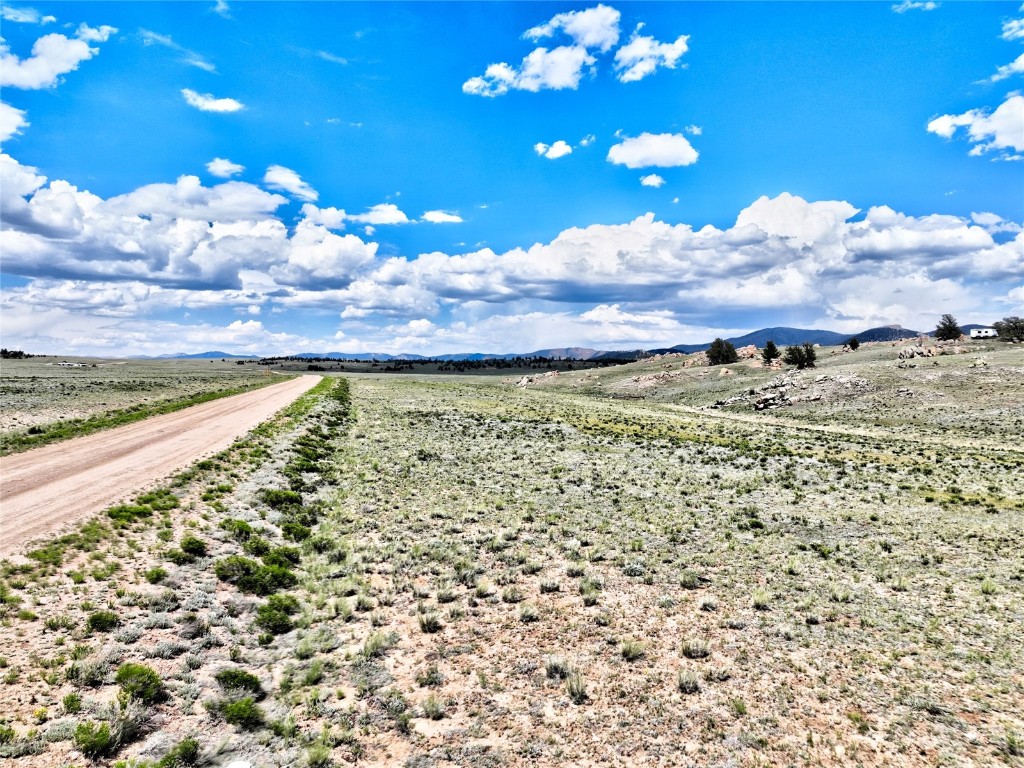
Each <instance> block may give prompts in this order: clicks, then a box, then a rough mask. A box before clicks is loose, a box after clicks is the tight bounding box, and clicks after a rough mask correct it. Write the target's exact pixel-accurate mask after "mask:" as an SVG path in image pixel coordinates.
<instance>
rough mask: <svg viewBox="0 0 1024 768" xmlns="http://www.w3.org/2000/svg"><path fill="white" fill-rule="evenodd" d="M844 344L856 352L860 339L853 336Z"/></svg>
mask: <svg viewBox="0 0 1024 768" xmlns="http://www.w3.org/2000/svg"><path fill="white" fill-rule="evenodd" d="M846 346H848V347H849V348H850V349H852V350H853V351H854V352H856V351H857V348H858V347H859V346H860V341H858V340H857V337H856V336H854V337H853V338H852V339H850V340H849V341H848V342H846Z"/></svg>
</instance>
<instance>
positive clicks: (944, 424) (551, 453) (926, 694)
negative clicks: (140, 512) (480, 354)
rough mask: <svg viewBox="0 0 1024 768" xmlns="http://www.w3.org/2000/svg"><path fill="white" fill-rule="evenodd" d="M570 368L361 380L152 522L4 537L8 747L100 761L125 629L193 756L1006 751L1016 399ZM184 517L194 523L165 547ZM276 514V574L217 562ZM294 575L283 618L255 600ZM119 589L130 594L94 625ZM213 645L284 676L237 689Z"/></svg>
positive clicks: (1018, 727)
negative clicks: (927, 404) (867, 392)
mask: <svg viewBox="0 0 1024 768" xmlns="http://www.w3.org/2000/svg"><path fill="white" fill-rule="evenodd" d="M1010 352H1015V351H1014V350H1010ZM883 362H884V361H883ZM942 362H943V363H944V364H945V362H946V361H945V360H943V361H942ZM956 362H957V365H959V360H957V361H956ZM844 364H845V363H844ZM873 364H874V363H873V362H872V361H871V360H868V361H867V362H866V363H865V364H864V366H863V368H862V369H860V370H859V371H858V375H861V376H864V377H865V378H870V377H871V376H872V375H873V374H872V373H871V369H870V368H871V365H873ZM879 364H881V363H879ZM1018 364H1019V361H1015V360H1010V361H1009V362H1005V361H1004V362H1002V363H1000V362H999V361H996V362H995V363H991V362H990V365H989V367H988V368H987V369H979V368H973V369H970V368H967V367H966V365H965V366H963V371H964V372H965V376H967V377H968V382H967V384H968V385H971V384H977V383H978V382H977V381H974V380H972V379H970V378H969V377H971V376H974V375H978V376H983V375H991V368H992V367H993V365H1005V366H1008V367H1010V368H1012V367H1013V366H1014V365H1018ZM890 367H891V366H890ZM885 370H888V369H885ZM957 370H959V368H957ZM819 373H821V371H819ZM901 374H902V372H901ZM582 375H592V374H581V376H582ZM602 375H605V376H609V377H610V376H612V375H613V371H612V369H609V371H606V372H602ZM616 375H619V376H625V375H626V374H624V373H623V372H622V371H619V372H618V374H616ZM752 375H753V374H752ZM758 375H760V374H758ZM886 375H888V374H886ZM1000 375H1001V374H1000ZM559 378H560V379H561V378H563V377H559ZM953 380H954V379H952V378H950V379H945V381H947V383H948V382H949V381H953ZM957 380H958V379H957ZM1001 380H1002V379H1000V381H1001ZM1017 381H1018V385H1017V386H1018V389H1017V397H1016V400H1015V402H1016V403H1021V402H1024V384H1020V383H1019V382H1020V381H1021V380H1020V379H1018V380H1017ZM567 382H568V383H567V384H566V382H565V381H563V383H562V384H560V385H559V386H558V387H556V388H553V389H527V390H525V391H524V390H521V389H516V388H515V387H512V386H510V385H508V384H502V383H501V382H500V381H498V380H495V379H488V380H483V379H469V378H454V377H453V378H431V379H425V380H416V379H406V378H387V377H359V378H355V379H353V380H352V392H353V404H354V413H355V421H354V422H352V423H351V425H348V424H346V423H345V421H344V418H343V416H342V415H340V414H341V411H339V410H338V409H339V407H340V406H339V405H338V404H337V402H332V401H330V400H321V404H320V405H318V406H316V407H315V408H313V410H312V411H310V412H309V413H308V414H306V415H304V416H296V417H295V418H294V419H293V420H291V421H287V422H282V423H281V424H280V425H279V426H277V427H275V428H273V429H268V430H265V431H264V433H263V434H259V435H256V436H254V437H253V438H252V440H251V441H250V442H248V443H244V444H240V445H239V446H237V447H236V449H234V451H232V452H229V454H228V455H226V456H224V457H221V458H220V459H218V460H217V461H216V462H215V464H216V466H213V467H208V468H207V469H204V470H200V471H199V472H198V474H197V475H196V476H195V477H192V478H185V480H184V481H183V484H182V485H181V486H179V487H178V489H177V490H178V492H179V494H180V495H181V497H182V506H181V507H180V508H177V509H174V510H168V511H167V512H166V513H163V516H162V517H161V516H160V515H158V516H157V517H156V518H155V520H156V522H155V523H154V524H146V523H139V524H137V525H135V526H133V527H129V528H122V529H119V530H118V531H116V532H114V533H111V534H110V535H108V536H105V537H103V538H102V539H101V540H100V541H99V542H98V543H97V544H96V545H95V550H94V551H91V552H90V551H84V552H79V551H78V550H73V551H72V552H71V553H70V554H68V555H67V556H66V557H65V558H64V561H63V562H62V563H61V565H60V566H55V565H49V566H45V565H33V566H32V567H26V568H24V569H19V568H17V567H14V566H11V567H8V568H7V570H6V572H5V576H4V584H5V586H4V590H5V591H4V600H5V602H6V604H7V608H6V612H5V616H4V619H3V622H4V627H3V633H4V641H5V642H4V645H5V648H7V649H10V650H7V651H5V655H6V664H7V666H6V667H5V669H4V670H0V672H3V673H5V674H7V675H8V679H7V680H6V685H0V711H3V712H5V713H9V714H7V715H6V716H7V717H8V718H9V720H10V727H11V728H12V729H13V736H12V739H11V740H10V741H9V742H8V744H6V745H0V749H3V750H9V751H10V750H16V749H17V750H34V749H38V752H37V753H36V754H33V755H29V756H25V757H21V758H17V759H16V760H14V761H13V764H15V765H33V766H35V765H55V766H56V765H61V764H63V763H66V762H69V761H71V762H74V761H76V760H77V761H78V762H81V757H79V756H77V753H76V752H75V751H74V741H73V730H74V727H75V726H76V724H78V723H80V722H99V721H100V719H101V718H102V717H108V718H109V717H111V715H110V714H109V712H107V711H106V710H104V709H103V707H104V706H105V702H107V701H110V700H111V699H112V698H113V697H114V695H115V693H116V685H115V684H114V674H115V672H116V671H117V668H118V665H119V664H122V663H124V662H128V661H131V662H136V663H144V664H147V665H148V666H151V667H152V668H153V669H155V670H156V671H157V672H158V673H159V674H160V676H161V678H162V680H163V681H164V683H165V689H166V692H167V698H166V700H163V701H161V702H159V703H156V704H154V705H152V707H151V709H152V714H154V715H159V716H161V717H160V718H154V719H152V720H150V721H147V722H148V724H147V725H145V727H146V728H149V729H150V730H151V731H155V732H156V736H155V737H154V738H157V740H158V741H159V740H160V739H162V741H159V743H161V744H163V745H164V746H163V747H159V748H155V749H154V750H153V752H151V753H149V754H147V755H146V758H148V759H150V760H154V761H155V760H156V759H158V758H159V757H160V756H161V755H162V754H163V751H162V750H165V749H168V748H170V747H171V746H173V745H174V744H176V743H178V742H179V741H181V740H182V739H183V738H185V737H186V736H191V735H195V736H196V737H197V738H198V739H199V742H200V746H201V750H202V754H203V756H204V759H212V756H213V755H214V753H219V754H221V755H223V756H224V757H225V758H226V757H227V755H228V754H231V755H233V756H237V757H239V758H244V759H248V760H251V761H253V762H254V763H258V764H304V763H305V764H316V765H327V764H331V763H333V764H337V765H340V764H343V763H345V762H348V761H352V760H355V761H357V762H358V764H360V765H381V766H384V765H388V766H390V765H409V766H450V765H480V766H484V765H524V766H525V765H590V764H595V765H596V764H597V763H604V764H613V765H655V764H656V765H694V764H700V765H718V764H725V763H727V762H729V761H733V762H734V763H735V764H738V765H750V766H754V765H837V766H838V765H851V764H860V765H929V766H930V765H989V764H993V763H1001V764H1014V761H1018V762H1019V760H1020V757H1019V754H1020V751H1021V749H1020V743H1021V738H1022V734H1024V720H1022V717H1021V714H1020V713H1021V712H1022V711H1024V679H1022V673H1024V670H1022V665H1021V662H1020V659H1021V658H1024V641H1022V639H1021V633H1020V632H1019V629H1020V622H1021V616H1022V613H1024V581H1022V579H1024V528H1022V526H1021V525H1020V520H1021V515H1022V513H1024V472H1021V468H1022V467H1024V454H1022V452H1021V449H1020V446H1019V445H1017V444H1016V443H1015V442H1011V441H1009V440H1005V439H1004V438H1003V437H1001V435H1002V431H1001V430H1002V427H1001V426H1000V425H1002V424H1003V422H1004V421H1005V420H1007V419H1009V420H1012V419H1014V418H1018V417H1019V416H1018V412H1017V411H1014V410H1013V407H1014V406H1013V405H1012V404H1011V405H1010V406H1007V407H1006V408H1005V409H1004V411H1003V414H1002V416H995V415H991V414H990V415H989V417H988V419H989V420H988V422H986V423H990V424H994V425H996V426H994V427H992V429H991V430H990V431H986V432H985V433H984V434H982V435H980V436H979V438H978V440H977V443H976V444H973V443H972V442H971V441H972V440H974V438H973V437H972V434H971V433H970V431H969V430H967V429H966V428H964V429H961V428H960V427H956V426H955V424H952V425H951V423H949V420H948V414H944V413H941V412H939V411H937V410H936V411H932V413H933V414H934V415H933V416H928V415H927V414H922V413H919V412H917V411H915V410H914V409H912V408H904V406H903V405H901V406H900V408H896V407H895V406H893V407H892V411H891V414H892V417H893V418H895V417H896V416H897V415H898V414H899V413H903V412H904V410H906V412H907V416H906V417H905V418H904V420H903V421H902V422H900V424H899V425H898V427H897V428H896V429H891V428H887V427H877V426H872V427H871V429H870V430H868V429H865V428H864V427H863V425H862V424H860V423H859V422H857V423H856V424H855V426H856V429H852V430H851V429H849V428H846V427H844V424H845V423H846V422H843V421H842V419H841V418H839V417H838V416H837V414H841V413H842V411H843V408H844V407H846V406H840V405H836V406H834V407H833V406H832V405H829V404H828V403H825V404H824V407H825V408H831V409H832V410H831V411H829V413H831V415H830V416H829V418H828V419H826V418H825V417H824V416H820V415H819V416H816V417H813V418H812V417H810V416H807V417H806V419H807V420H808V421H809V422H814V423H815V424H821V425H823V426H825V425H828V426H831V427H835V429H833V430H829V431H823V430H811V429H808V428H806V427H805V426H802V425H801V423H800V422H799V421H798V418H803V417H798V416H796V415H793V414H791V413H787V414H786V415H785V416H784V417H779V416H778V415H775V416H772V415H768V414H757V415H756V417H757V418H755V417H754V416H755V415H754V414H750V415H751V418H750V419H747V418H746V416H745V413H743V412H736V413H728V412H726V413H723V412H721V411H708V412H706V413H699V412H694V411H690V410H686V409H683V408H680V407H678V405H676V404H674V403H665V402H663V401H664V400H665V399H666V398H665V397H664V396H663V395H656V396H653V397H651V398H650V400H647V401H645V400H628V401H624V400H621V399H616V398H615V397H611V398H609V397H607V395H608V394H613V395H614V394H615V392H616V391H617V390H615V389H614V388H613V387H611V386H610V385H611V384H613V383H614V382H612V381H609V382H606V383H607V384H609V387H608V388H602V387H599V386H593V387H590V389H591V392H590V394H586V393H583V392H582V391H581V389H582V388H580V387H574V386H573V385H572V383H571V380H567ZM588 386H589V385H588ZM673 386H675V385H673ZM695 386H697V385H695ZM936 386H938V385H936ZM943 386H945V385H943ZM1007 386H1009V385H1007ZM997 389H998V388H997ZM1007 392H1009V390H1003V389H999V390H998V391H997V392H996V394H994V395H993V397H994V398H998V397H1003V396H1008V395H1007V394H1006V393H1007ZM1000 393H1003V394H1000ZM948 395H949V396H950V397H952V395H953V392H952V391H950V392H949V393H948ZM712 396H713V397H717V396H718V395H717V393H715V394H714V395H712ZM944 396H946V395H944ZM688 397H689V398H691V399H690V401H689V402H690V403H691V404H699V403H698V400H699V399H700V398H699V397H698V395H697V394H695V393H690V394H689V395H688ZM668 399H672V398H668ZM685 399H686V398H676V400H677V401H678V400H685ZM850 407H852V406H850ZM966 407H968V408H969V407H970V406H969V405H968V406H966ZM978 407H979V408H985V409H988V410H991V409H992V408H993V407H995V406H993V405H992V403H987V404H986V403H983V404H981V405H980V406H978ZM901 409H903V410H901ZM741 416H742V417H743V418H738V417H741ZM1001 419H1002V421H1001ZM954 421H955V420H954ZM944 428H945V429H946V430H954V431H953V432H947V433H946V434H948V435H949V437H948V439H946V440H940V439H936V437H938V436H940V435H942V434H943V432H942V430H943V429H944ZM311 430H312V431H311ZM302 435H307V437H306V438H302V437H301V436H302ZM310 435H311V436H312V437H309V436H310ZM992 443H997V444H999V445H998V446H997V447H991V446H992ZM965 445H966V446H968V447H964V446H965ZM299 459H305V460H308V461H311V462H312V463H313V464H312V467H310V466H309V465H303V467H304V468H305V469H306V470H309V471H304V472H302V473H299V474H296V473H295V471H294V468H295V466H296V461H298V460H299ZM289 486H291V487H293V488H294V487H296V486H299V487H298V491H299V493H300V494H301V500H302V508H303V509H311V510H315V512H316V514H315V516H314V518H315V519H310V520H307V521H305V522H308V523H309V525H308V526H307V527H308V528H310V529H311V536H310V538H308V539H305V540H302V541H297V542H296V541H288V540H286V539H285V538H284V533H285V531H286V530H291V529H287V528H286V527H285V523H287V522H289V521H293V520H295V519H296V514H297V513H296V512H295V510H294V509H293V510H292V511H290V512H289V511H288V507H287V497H282V496H273V495H270V496H268V495H267V494H266V492H265V491H266V489H268V488H276V489H286V488H288V487H289ZM218 489H219V490H218ZM204 498H205V500H204ZM268 502H273V503H268ZM225 520H243V521H245V522H246V523H247V524H248V527H249V528H250V529H252V530H250V531H249V533H248V535H247V534H246V532H245V530H244V529H243V528H242V527H241V526H239V525H237V524H234V525H232V526H229V528H230V530H228V529H226V528H225V527H223V525H222V524H223V521H225ZM188 535H191V536H193V537H195V538H197V539H199V540H201V541H202V542H204V543H205V544H206V547H207V553H206V555H202V554H201V552H200V548H199V547H198V546H197V545H196V544H195V543H194V542H192V543H189V544H188V546H189V547H190V548H191V549H192V550H193V551H194V552H196V553H198V554H196V555H194V556H193V559H192V560H191V561H183V562H181V563H173V562H168V561H167V560H166V558H165V555H166V552H167V551H168V550H172V549H175V550H180V551H184V549H183V548H182V541H183V540H184V538H185V537H186V536H188ZM260 540H262V541H264V542H265V543H266V545H267V546H269V547H271V548H273V549H274V550H278V549H279V548H280V547H283V546H288V547H293V548H295V550H297V553H298V555H299V563H298V564H297V565H294V566H291V570H292V571H293V572H294V574H295V575H296V576H297V579H298V581H297V584H295V585H294V586H293V587H287V588H285V589H283V590H281V591H280V593H279V595H280V596H281V597H279V598H275V600H276V602H274V601H273V600H270V599H268V598H266V597H260V596H257V595H253V594H248V593H246V592H243V591H242V590H241V589H240V587H239V585H240V584H243V583H244V582H235V583H232V582H230V581H224V580H219V579H218V578H217V576H216V575H215V572H214V564H215V563H216V562H218V561H221V560H223V559H224V558H225V557H227V556H229V555H240V556H243V557H247V558H250V559H251V560H253V561H264V562H265V561H266V558H267V557H270V556H269V555H267V554H266V552H267V549H266V547H265V546H264V545H263V544H260V543H258V542H259V541H260ZM260 552H263V553H264V554H258V553H260ZM76 553H77V554H76ZM186 554H187V553H186ZM158 566H159V567H160V568H163V569H164V570H165V571H166V572H167V573H166V576H164V577H163V579H162V580H160V579H157V583H150V581H148V580H147V578H146V576H145V574H147V573H150V574H152V572H153V569H154V568H155V567H158ZM75 574H78V575H81V577H82V578H81V580H80V582H78V583H76V576H75ZM556 587H557V588H556ZM289 595H290V596H291V597H293V598H295V600H294V601H292V602H291V603H289V601H288V600H287V599H286V596H289ZM86 605H88V608H86V607H85V606H86ZM275 605H276V606H280V607H281V613H282V615H283V620H284V621H285V622H287V623H286V624H285V625H284V626H282V627H279V629H284V627H290V628H288V629H285V630H284V631H282V632H281V633H280V634H273V633H271V632H266V633H264V630H262V629H259V628H254V623H255V621H256V620H257V617H258V616H262V615H263V614H265V613H266V612H267V607H270V608H273V607H274V606H275ZM260 606H264V608H260ZM100 609H115V610H116V612H117V614H118V616H119V620H120V626H118V627H116V628H114V629H113V630H112V631H111V632H106V633H104V632H92V633H90V632H88V631H87V630H86V618H87V616H88V615H89V613H91V612H93V611H96V610H100ZM258 610H259V611H262V612H263V613H258ZM19 611H29V612H30V613H32V614H33V615H34V618H18V612H19ZM289 611H290V612H289ZM278 618H281V617H278ZM275 631H276V630H275ZM72 667H74V669H75V672H74V675H73V677H74V679H73V680H71V681H69V680H68V677H67V672H68V670H69V669H71V668H72ZM225 669H239V670H243V671H247V672H249V673H251V674H252V675H254V676H255V678H256V679H257V681H258V684H259V689H258V690H259V691H261V692H265V694H266V695H265V697H263V698H259V699H257V698H255V697H254V696H253V695H252V693H251V692H250V693H244V692H238V691H235V692H233V693H232V692H231V691H230V690H225V689H224V688H223V687H222V686H221V685H220V684H218V682H217V675H218V674H219V673H222V672H223V671H224V670H225ZM221 677H222V678H223V679H228V678H227V677H225V676H223V675H221ZM235 678H237V679H242V680H248V678H245V677H242V676H237V675H236V676H235V677H234V678H232V679H235ZM249 684H250V685H251V681H250V683H249ZM71 694H77V695H79V696H80V698H81V701H80V706H81V711H80V712H77V713H72V712H70V710H68V711H67V713H66V714H65V709H64V708H63V705H62V704H61V702H62V700H66V697H67V696H68V695H71ZM243 694H244V695H243ZM247 699H251V700H252V701H251V703H249V704H240V703H239V702H243V701H245V700H247ZM232 703H235V704H238V706H236V707H234V708H230V707H229V705H231V704H232ZM73 704H74V701H73V700H72V709H73V708H74V706H73ZM39 709H45V710H46V712H45V714H38V712H37V710H39ZM104 713H106V714H104ZM229 718H231V719H229ZM33 729H34V731H35V733H34V734H33ZM246 729H253V730H251V731H248V730H246ZM141 743H142V742H140V741H134V742H131V743H128V744H127V745H126V746H124V747H123V748H121V751H120V756H121V757H122V758H124V757H128V756H131V755H135V754H137V753H138V749H139V745H140V744H141ZM12 745H14V746H12Z"/></svg>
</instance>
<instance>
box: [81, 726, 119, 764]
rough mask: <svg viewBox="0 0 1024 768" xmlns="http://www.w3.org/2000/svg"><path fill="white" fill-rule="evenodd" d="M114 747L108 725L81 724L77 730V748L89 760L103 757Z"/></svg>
mask: <svg viewBox="0 0 1024 768" xmlns="http://www.w3.org/2000/svg"><path fill="white" fill-rule="evenodd" d="M114 746H115V745H114V744H113V740H112V739H111V737H110V726H109V725H107V724H106V723H100V724H98V725H97V724H95V723H79V724H78V727H77V728H75V748H76V749H77V750H78V751H79V752H81V753H82V754H83V755H85V756H86V757H88V758H94V757H103V756H104V755H106V754H108V753H109V752H111V751H113V749H114Z"/></svg>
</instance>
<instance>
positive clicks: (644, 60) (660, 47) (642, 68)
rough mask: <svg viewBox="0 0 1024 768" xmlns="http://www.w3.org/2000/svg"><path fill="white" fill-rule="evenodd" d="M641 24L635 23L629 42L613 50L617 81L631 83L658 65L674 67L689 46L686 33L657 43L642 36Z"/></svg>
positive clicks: (652, 70) (650, 72)
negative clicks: (667, 41)
mask: <svg viewBox="0 0 1024 768" xmlns="http://www.w3.org/2000/svg"><path fill="white" fill-rule="evenodd" d="M642 28H643V24H639V25H637V28H636V30H635V31H634V32H633V35H632V36H631V37H630V38H629V42H628V43H626V44H625V45H624V46H622V47H621V48H619V50H617V51H616V52H615V71H616V73H617V74H616V77H618V79H619V82H623V83H632V82H636V81H637V80H642V79H643V78H645V77H647V76H648V75H650V74H653V73H654V71H655V70H656V69H657V68H658V67H667V68H668V69H675V68H676V63H677V62H678V61H679V59H680V58H681V57H682V55H683V54H684V53H686V51H687V50H689V47H688V46H687V41H688V40H689V39H690V38H689V36H688V35H680V36H679V37H677V38H676V41H675V42H674V43H659V42H658V41H657V40H655V39H654V38H653V37H649V36H642V35H641V34H640V30H641V29H642Z"/></svg>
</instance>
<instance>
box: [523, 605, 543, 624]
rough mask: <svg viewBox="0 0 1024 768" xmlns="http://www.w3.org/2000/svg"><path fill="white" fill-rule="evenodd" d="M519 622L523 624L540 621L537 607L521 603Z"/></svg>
mask: <svg viewBox="0 0 1024 768" xmlns="http://www.w3.org/2000/svg"><path fill="white" fill-rule="evenodd" d="M519 620H520V621H521V622H523V623H524V624H532V623H533V622H535V621H540V613H539V612H538V611H537V607H536V606H534V605H530V604H529V603H523V605H521V606H520V607H519Z"/></svg>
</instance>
